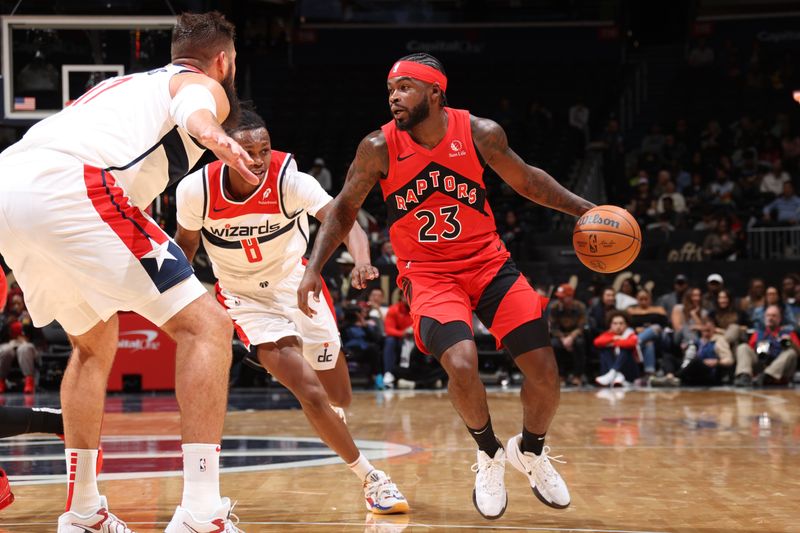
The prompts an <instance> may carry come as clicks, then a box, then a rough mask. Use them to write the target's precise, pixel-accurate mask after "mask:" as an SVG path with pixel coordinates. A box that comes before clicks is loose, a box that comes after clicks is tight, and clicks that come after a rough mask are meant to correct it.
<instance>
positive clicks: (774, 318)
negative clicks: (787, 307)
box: [735, 305, 800, 387]
mask: <svg viewBox="0 0 800 533" xmlns="http://www.w3.org/2000/svg"><path fill="white" fill-rule="evenodd" d="M782 318H783V317H782V315H781V309H780V307H778V306H777V305H770V306H768V307H767V309H766V311H765V312H764V324H765V325H764V327H763V328H758V329H756V331H755V332H754V333H753V334H752V335H751V336H750V340H749V342H748V343H747V344H741V345H739V347H738V348H737V349H736V381H735V384H736V386H737V387H749V386H750V385H752V384H753V383H754V381H753V373H754V372H755V373H757V374H758V376H757V377H756V379H755V384H756V385H759V386H761V385H769V384H773V383H778V384H785V383H789V382H790V381H791V379H792V376H794V371H795V368H797V355H798V353H800V339H798V337H797V334H795V332H794V328H793V326H781V320H782ZM761 369H763V371H762V372H761V373H760V374H759V373H758V372H757V371H758V370H761Z"/></svg>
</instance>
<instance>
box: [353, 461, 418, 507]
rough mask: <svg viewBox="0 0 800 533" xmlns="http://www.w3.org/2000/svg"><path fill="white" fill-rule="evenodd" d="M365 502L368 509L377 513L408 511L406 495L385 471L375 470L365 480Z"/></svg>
mask: <svg viewBox="0 0 800 533" xmlns="http://www.w3.org/2000/svg"><path fill="white" fill-rule="evenodd" d="M364 503H366V505H367V511H371V512H373V513H375V514H395V513H407V512H408V511H409V507H408V502H407V501H406V498H405V496H403V494H402V493H401V492H400V490H399V489H398V488H397V485H395V484H394V483H392V480H391V479H390V478H389V476H387V475H386V473H385V472H383V471H381V470H373V471H372V472H370V473H369V474H368V475H367V479H366V480H364Z"/></svg>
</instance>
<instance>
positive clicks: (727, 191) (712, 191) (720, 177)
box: [708, 166, 739, 206]
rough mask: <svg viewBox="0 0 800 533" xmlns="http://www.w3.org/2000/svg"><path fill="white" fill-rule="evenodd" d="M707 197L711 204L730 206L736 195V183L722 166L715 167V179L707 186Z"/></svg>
mask: <svg viewBox="0 0 800 533" xmlns="http://www.w3.org/2000/svg"><path fill="white" fill-rule="evenodd" d="M708 191H709V199H710V200H711V203H712V204H713V205H721V206H732V205H733V204H734V203H735V199H736V198H737V197H738V193H739V191H738V188H737V186H736V183H735V182H734V181H732V180H731V178H730V174H729V173H728V171H727V170H725V168H723V167H722V166H719V167H717V179H716V180H715V181H714V182H713V183H711V185H709V187H708Z"/></svg>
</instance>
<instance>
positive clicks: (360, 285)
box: [350, 263, 380, 289]
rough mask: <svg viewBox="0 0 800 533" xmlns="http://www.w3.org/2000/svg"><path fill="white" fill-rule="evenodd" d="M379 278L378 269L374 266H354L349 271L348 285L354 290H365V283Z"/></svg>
mask: <svg viewBox="0 0 800 533" xmlns="http://www.w3.org/2000/svg"><path fill="white" fill-rule="evenodd" d="M378 276H380V273H379V272H378V269H377V268H375V267H374V266H372V265H370V264H369V263H367V264H361V265H356V266H355V267H353V270H351V271H350V283H351V284H352V285H353V287H355V288H356V289H366V288H367V282H368V281H371V280H373V279H377V278H378Z"/></svg>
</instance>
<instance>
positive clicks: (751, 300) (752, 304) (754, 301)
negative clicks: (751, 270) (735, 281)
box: [739, 278, 767, 324]
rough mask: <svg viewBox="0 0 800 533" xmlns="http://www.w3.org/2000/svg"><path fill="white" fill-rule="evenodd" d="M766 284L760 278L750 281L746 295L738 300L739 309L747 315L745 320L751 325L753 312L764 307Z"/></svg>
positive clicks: (753, 316) (753, 317)
mask: <svg viewBox="0 0 800 533" xmlns="http://www.w3.org/2000/svg"><path fill="white" fill-rule="evenodd" d="M766 290H767V284H766V283H765V282H764V280H763V279H761V278H753V279H751V280H750V287H749V288H748V289H747V295H745V296H744V297H743V298H742V299H741V300H739V309H740V310H741V311H742V312H744V313H745V315H747V320H748V321H749V322H750V323H751V324H752V323H753V321H754V319H755V310H756V309H757V308H759V307H761V306H763V305H764V302H765V301H766Z"/></svg>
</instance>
